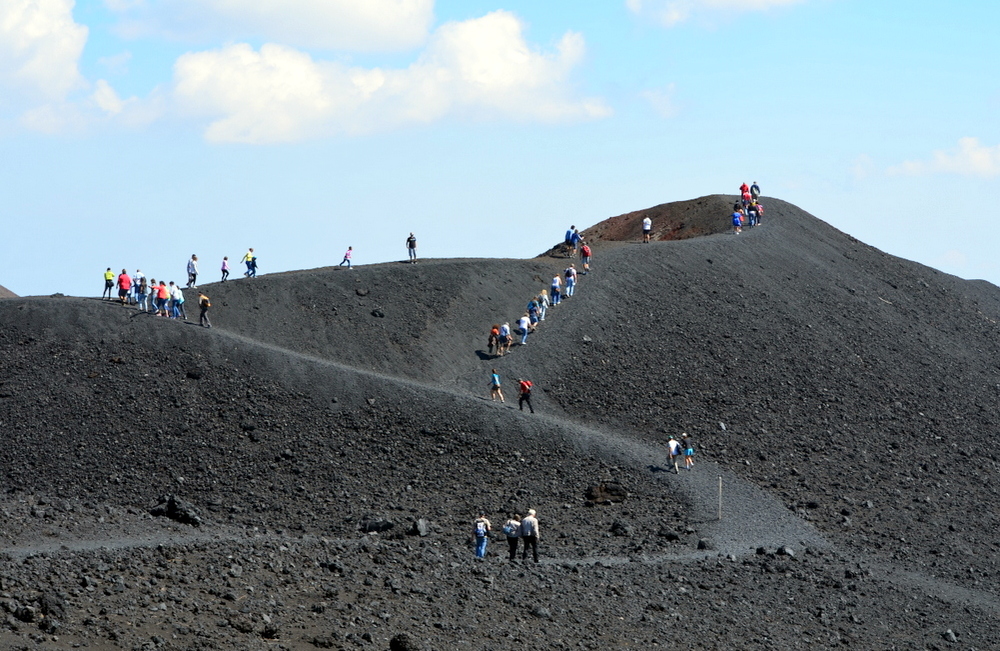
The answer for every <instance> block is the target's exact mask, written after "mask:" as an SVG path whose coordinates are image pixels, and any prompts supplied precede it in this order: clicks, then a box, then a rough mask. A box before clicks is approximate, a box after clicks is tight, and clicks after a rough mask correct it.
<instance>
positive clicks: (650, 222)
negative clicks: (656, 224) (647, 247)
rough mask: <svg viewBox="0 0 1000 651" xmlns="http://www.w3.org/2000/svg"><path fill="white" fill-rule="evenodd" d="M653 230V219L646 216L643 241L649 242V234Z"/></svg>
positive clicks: (644, 242) (643, 223) (643, 224)
mask: <svg viewBox="0 0 1000 651" xmlns="http://www.w3.org/2000/svg"><path fill="white" fill-rule="evenodd" d="M652 231H653V220H652V219H650V218H649V217H646V218H645V219H643V220H642V243H643V244H649V234H650V233H651V232H652Z"/></svg>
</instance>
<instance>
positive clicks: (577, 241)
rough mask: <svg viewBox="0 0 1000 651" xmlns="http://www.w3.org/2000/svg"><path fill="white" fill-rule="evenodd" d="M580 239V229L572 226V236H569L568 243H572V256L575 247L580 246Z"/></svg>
mask: <svg viewBox="0 0 1000 651" xmlns="http://www.w3.org/2000/svg"><path fill="white" fill-rule="evenodd" d="M582 241H583V236H582V235H580V231H578V230H577V229H575V228H574V229H573V236H572V237H571V238H570V244H572V245H573V251H572V253H573V255H574V256H575V255H576V251H577V249H579V248H580V242H582Z"/></svg>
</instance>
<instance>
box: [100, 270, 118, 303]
mask: <svg viewBox="0 0 1000 651" xmlns="http://www.w3.org/2000/svg"><path fill="white" fill-rule="evenodd" d="M114 288H115V272H113V271H111V267H108V270H107V271H105V272H104V292H103V293H102V294H101V300H103V299H104V295H105V294H107V296H108V300H109V301H110V300H111V290H112V289H114Z"/></svg>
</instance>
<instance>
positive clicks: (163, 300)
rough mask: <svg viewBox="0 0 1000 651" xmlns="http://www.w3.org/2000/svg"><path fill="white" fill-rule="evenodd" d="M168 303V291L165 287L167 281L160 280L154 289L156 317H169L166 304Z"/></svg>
mask: <svg viewBox="0 0 1000 651" xmlns="http://www.w3.org/2000/svg"><path fill="white" fill-rule="evenodd" d="M169 301H170V289H169V288H168V287H167V281H165V280H161V281H160V284H159V285H158V286H157V287H156V315H157V316H170V315H169V314H167V303H168V302H169Z"/></svg>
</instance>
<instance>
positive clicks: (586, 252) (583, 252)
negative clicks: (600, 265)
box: [580, 242, 590, 274]
mask: <svg viewBox="0 0 1000 651" xmlns="http://www.w3.org/2000/svg"><path fill="white" fill-rule="evenodd" d="M580 262H582V263H583V273H584V274H587V273H590V245H589V244H587V243H586V242H584V243H583V246H582V247H580Z"/></svg>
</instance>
